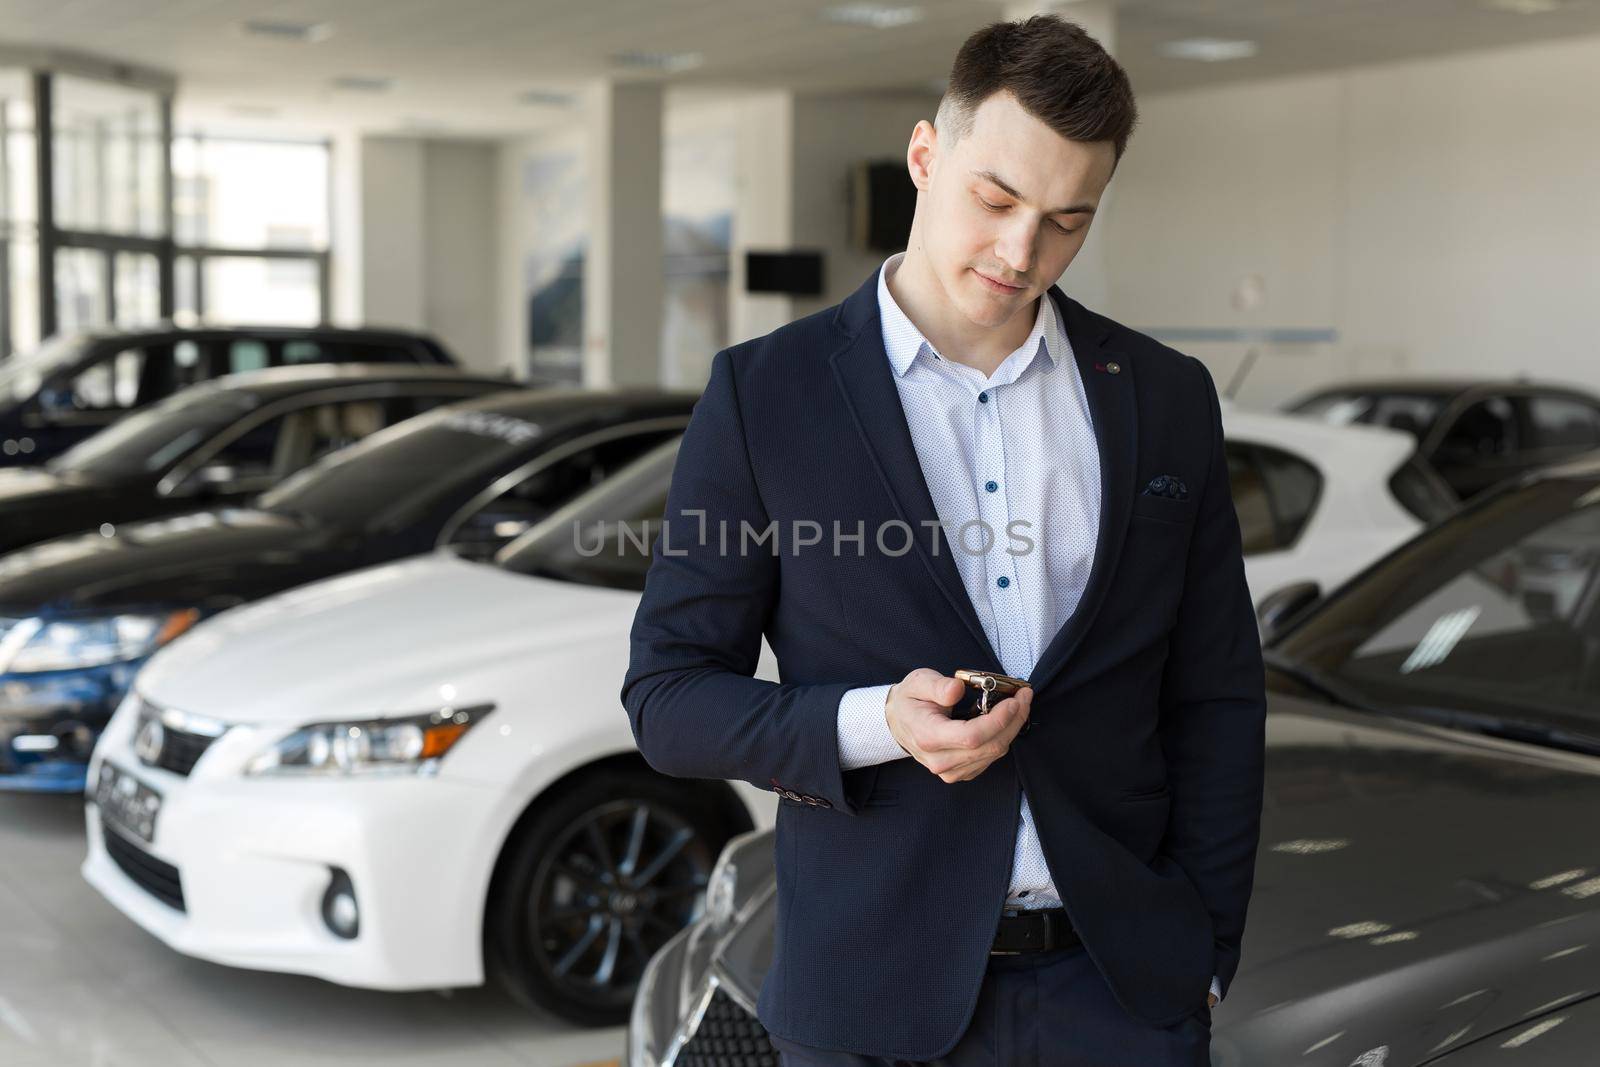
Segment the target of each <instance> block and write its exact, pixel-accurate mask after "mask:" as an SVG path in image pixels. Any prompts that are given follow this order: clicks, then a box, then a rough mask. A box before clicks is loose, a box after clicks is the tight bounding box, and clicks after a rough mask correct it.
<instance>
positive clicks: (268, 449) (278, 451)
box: [185, 398, 388, 485]
mask: <svg viewBox="0 0 1600 1067" xmlns="http://www.w3.org/2000/svg"><path fill="white" fill-rule="evenodd" d="M385 405H386V401H385V400H384V399H382V398H373V399H362V400H340V401H332V402H324V403H319V404H312V405H309V406H306V407H299V408H295V409H293V410H291V411H286V412H283V413H281V414H279V415H276V416H273V417H272V418H269V419H266V420H263V421H261V422H259V423H257V424H256V425H254V426H252V427H251V428H250V429H249V430H246V431H245V432H243V433H242V434H239V435H237V436H235V437H233V438H232V439H231V440H229V441H228V442H227V443H226V444H224V445H222V446H221V447H220V448H219V449H218V450H217V451H216V452H214V453H212V454H211V455H210V456H209V457H207V459H206V460H205V463H204V465H203V466H202V467H201V468H199V469H197V470H196V471H195V472H193V473H192V474H191V475H189V477H188V478H187V479H186V480H185V482H186V484H198V483H201V482H210V483H212V484H218V485H236V484H238V483H244V482H259V483H261V484H262V485H270V484H275V483H277V482H278V481H280V480H281V479H283V478H286V477H288V476H289V475H291V474H293V473H294V472H296V471H298V470H301V469H303V468H304V467H307V466H309V465H310V464H312V463H314V462H315V461H316V460H318V459H321V458H322V457H323V456H326V455H329V454H331V453H333V452H336V451H338V450H339V449H341V448H344V447H346V446H348V445H352V444H354V443H355V442H357V441H359V440H361V439H362V438H364V437H366V436H367V435H369V434H372V433H376V432H377V431H378V430H381V429H383V427H384V426H385V425H387V419H388V411H387V409H386V406H385Z"/></svg>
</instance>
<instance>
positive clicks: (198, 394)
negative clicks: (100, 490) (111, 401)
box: [46, 385, 258, 479]
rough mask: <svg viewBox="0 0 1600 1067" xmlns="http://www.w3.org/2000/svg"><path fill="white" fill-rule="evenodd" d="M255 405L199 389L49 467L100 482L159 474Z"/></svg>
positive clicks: (123, 422)
mask: <svg viewBox="0 0 1600 1067" xmlns="http://www.w3.org/2000/svg"><path fill="white" fill-rule="evenodd" d="M257 403H258V401H257V399H256V397H254V396H253V395H251V394H249V393H244V392H240V391H237V390H222V389H217V388H215V387H214V386H211V385H201V386H197V387H196V388H194V389H190V390H186V391H185V392H182V393H179V394H178V395H176V396H172V397H168V398H167V399H166V400H165V401H163V402H161V403H159V404H154V405H151V406H150V407H147V408H145V409H144V410H143V411H138V412H135V413H134V414H132V415H129V416H127V417H126V418H124V419H120V420H118V421H117V422H114V423H112V424H111V425H110V426H108V427H107V428H105V429H104V430H101V431H100V432H99V433H97V434H94V435H93V436H91V437H89V438H86V439H85V440H83V441H81V442H79V443H78V444H77V445H74V446H73V447H72V448H69V449H68V450H67V451H65V452H63V453H62V454H61V455H60V456H57V457H56V458H55V459H54V460H51V461H50V462H48V463H47V464H46V466H48V467H49V468H50V469H51V470H56V471H71V472H74V473H77V474H82V475H85V476H87V477H90V478H96V479H100V478H103V479H116V478H122V477H127V476H134V475H144V474H149V473H152V472H159V471H162V470H165V469H167V468H168V467H170V466H172V464H174V463H176V462H177V461H178V460H180V459H182V458H183V457H184V456H186V455H188V454H189V453H190V452H192V451H193V450H194V449H196V448H198V447H199V446H200V445H201V444H203V443H204V442H206V441H209V440H211V439H212V438H213V437H215V436H216V435H217V434H218V433H220V432H222V430H223V429H224V428H226V427H228V426H231V425H232V424H233V423H235V422H237V421H238V420H239V419H240V418H242V417H243V416H244V415H246V414H248V413H249V412H250V411H253V410H254V409H255V407H256V405H257Z"/></svg>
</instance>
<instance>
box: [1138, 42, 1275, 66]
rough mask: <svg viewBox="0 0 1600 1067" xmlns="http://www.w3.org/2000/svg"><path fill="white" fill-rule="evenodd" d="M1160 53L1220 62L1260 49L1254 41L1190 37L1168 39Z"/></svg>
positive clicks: (1177, 57)
mask: <svg viewBox="0 0 1600 1067" xmlns="http://www.w3.org/2000/svg"><path fill="white" fill-rule="evenodd" d="M1160 51H1161V54H1162V55H1164V56H1167V57H1168V58H1171V59H1197V60H1199V61H1200V62H1202V63H1221V62H1222V61H1224V60H1228V59H1248V58H1249V57H1250V56H1253V55H1255V54H1256V53H1257V52H1258V51H1260V48H1259V46H1258V45H1257V44H1256V43H1255V42H1254V41H1226V40H1223V39H1222V38H1220V37H1190V38H1189V39H1187V40H1184V41H1168V42H1167V43H1166V44H1164V45H1162V46H1161V49H1160Z"/></svg>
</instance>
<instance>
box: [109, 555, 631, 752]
mask: <svg viewBox="0 0 1600 1067" xmlns="http://www.w3.org/2000/svg"><path fill="white" fill-rule="evenodd" d="M638 603H639V595H638V594H637V593H633V592H628V591H623V590H616V589H603V588H595V587H592V586H584V585H578V584H575V583H572V582H562V581H555V580H552V579H544V578H531V577H528V576H526V575H521V574H515V573H512V572H510V571H507V570H504V569H502V568H500V567H494V566H490V565H487V564H480V563H469V562H466V561H464V560H461V559H458V558H457V557H455V556H453V555H451V554H449V553H448V552H437V553H433V554H430V555H424V556H414V557H411V558H409V559H404V560H400V561H398V562H395V563H387V564H383V565H380V566H377V567H369V568H366V569H363V570H359V571H353V572H351V573H349V574H344V575H340V576H339V577H337V578H331V579H327V580H324V581H320V582H314V583H312V584H310V585H305V586H300V587H299V588H296V589H291V590H289V591H287V592H284V593H279V594H277V595H275V596H272V597H268V598H266V599H264V600H259V601H256V602H254V603H251V604H245V605H241V606H240V607H237V608H232V609H230V610H228V611H225V612H223V613H222V614H220V615H217V616H215V617H213V618H211V619H208V620H206V621H205V622H203V623H201V624H200V625H198V626H196V627H195V628H194V629H193V630H191V631H190V632H189V633H186V634H184V635H183V636H182V637H180V638H178V639H177V640H176V641H174V642H173V643H172V644H170V645H168V646H167V647H165V648H163V649H162V650H161V651H159V652H157V653H156V654H155V656H153V657H152V658H151V659H150V661H149V663H147V664H146V665H145V667H144V669H143V670H142V671H141V672H140V673H139V676H138V679H137V681H136V682H135V688H136V689H137V690H138V691H139V693H140V694H142V695H143V696H145V697H146V698H148V699H150V700H152V701H154V702H155V703H157V704H160V705H162V706H164V707H170V708H175V709H178V710H181V711H186V712H192V713H194V714H198V715H204V716H207V717H210V718H215V719H220V720H222V721H225V722H231V723H258V724H262V725H274V724H283V725H289V724H301V723H306V722H316V721H324V720H328V719H337V718H365V717H372V716H377V715H382V714H388V713H394V714H402V713H408V712H421V711H427V710H430V708H429V707H422V706H417V707H413V706H411V705H413V704H418V703H419V698H418V693H419V692H422V691H427V692H429V693H433V692H437V691H438V690H439V689H440V687H441V686H451V685H456V684H457V683H460V684H459V690H460V697H461V700H462V702H464V703H465V702H471V700H472V699H474V698H475V693H474V692H473V690H474V687H473V685H472V684H471V679H472V676H473V675H474V674H475V673H476V672H475V671H474V667H475V666H476V665H478V664H480V663H483V662H484V661H485V660H489V661H495V662H499V663H507V662H518V661H521V662H529V661H532V660H534V659H536V658H537V659H541V660H547V661H548V660H551V659H555V660H556V661H559V656H556V657H552V656H551V653H552V652H559V650H560V649H562V648H563V647H567V648H570V647H572V646H576V645H584V644H592V643H594V642H597V641H598V642H609V643H615V642H616V640H617V634H618V633H621V634H627V632H628V630H629V629H630V627H631V625H632V621H633V615H634V612H635V610H636V609H637V607H638ZM401 701H406V702H407V703H405V706H399V703H398V702H401ZM421 702H422V703H426V701H421ZM449 702H450V701H449V699H443V700H441V701H440V703H449Z"/></svg>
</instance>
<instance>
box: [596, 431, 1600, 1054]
mask: <svg viewBox="0 0 1600 1067" xmlns="http://www.w3.org/2000/svg"><path fill="white" fill-rule="evenodd" d="M1265 655H1266V658H1267V663H1268V672H1267V685H1268V690H1269V693H1268V699H1269V715H1268V719H1267V771H1266V775H1267V777H1266V793H1265V803H1264V810H1263V816H1262V829H1261V846H1260V851H1259V853H1258V858H1257V864H1256V879H1255V890H1254V894H1253V896H1252V898H1251V903H1250V912H1249V920H1248V924H1247V927H1246V929H1245V934H1244V960H1243V965H1242V967H1241V969H1240V971H1239V973H1238V975H1237V976H1236V977H1235V979H1234V981H1233V983H1232V984H1231V986H1230V987H1229V989H1228V990H1227V994H1226V997H1225V999H1224V1000H1223V1001H1222V1002H1221V1003H1220V1004H1219V1005H1217V1007H1216V1009H1215V1013H1214V1024H1213V1041H1212V1053H1213V1062H1215V1063H1219V1064H1230V1065H1238V1067H1282V1065H1285V1064H1303V1065H1305V1067H1350V1065H1352V1064H1355V1065H1363V1067H1379V1065H1382V1067H1413V1065H1420V1064H1423V1063H1428V1064H1433V1063H1440V1064H1443V1065H1444V1067H1489V1065H1499V1064H1506V1065H1511V1064H1537V1065H1562V1067H1566V1065H1573V1064H1580V1063H1593V1062H1595V1053H1594V1049H1595V1048H1596V1047H1597V1045H1600V956H1597V954H1596V945H1597V944H1600V835H1596V834H1595V833H1594V832H1593V830H1592V827H1593V825H1594V824H1593V822H1592V821H1591V820H1593V819H1594V813H1595V811H1596V810H1597V809H1600V460H1589V461H1586V462H1583V463H1575V464H1570V465H1568V466H1566V467H1562V468H1558V469H1555V470H1552V471H1549V472H1546V473H1545V474H1543V475H1541V476H1538V477H1535V478H1532V479H1530V480H1527V481H1526V482H1525V484H1522V485H1520V486H1516V487H1512V488H1507V489H1505V490H1503V491H1499V492H1495V493H1490V494H1487V495H1485V496H1483V497H1480V498H1479V499H1478V501H1476V502H1474V503H1473V504H1470V505H1468V506H1467V507H1466V508H1465V509H1463V510H1462V511H1461V512H1459V513H1458V514H1457V515H1456V516H1454V517H1453V518H1451V519H1449V520H1447V521H1445V522H1443V523H1441V524H1439V525H1436V526H1434V527H1432V528H1431V529H1430V530H1428V531H1426V532H1424V533H1423V534H1420V535H1419V536H1418V537H1417V538H1415V539H1414V540H1412V541H1409V542H1407V543H1406V544H1405V545H1403V546H1401V547H1400V548H1399V549H1397V550H1396V551H1394V552H1393V553H1391V554H1389V555H1388V556H1386V557H1384V558H1383V559H1381V560H1379V561H1378V562H1377V563H1375V564H1373V565H1372V566H1371V567H1369V568H1368V569H1367V570H1365V571H1363V572H1362V573H1361V574H1360V575H1358V576H1357V577H1356V578H1354V579H1352V580H1351V581H1350V582H1349V583H1347V584H1345V585H1344V586H1341V587H1340V588H1339V589H1338V590H1336V591H1335V592H1334V593H1333V594H1332V595H1331V596H1330V597H1328V598H1327V599H1326V600H1324V601H1323V602H1321V603H1320V604H1317V605H1315V606H1313V607H1312V608H1311V609H1310V610H1309V611H1305V612H1302V613H1301V614H1300V615H1299V616H1297V617H1296V618H1295V619H1294V620H1291V621H1290V622H1288V623H1286V624H1285V626H1284V628H1283V629H1281V630H1280V631H1278V632H1277V633H1276V634H1275V635H1273V636H1272V637H1271V638H1269V641H1268V645H1267V648H1266V652H1265ZM986 773H989V774H994V773H1006V768H1005V767H1003V766H997V768H991V769H990V770H989V771H988V772H986ZM871 804H872V800H871V799H870V798H869V799H868V800H867V804H866V806H865V807H864V808H863V809H862V811H863V812H864V814H858V815H855V816H845V815H837V814H831V813H829V812H826V811H820V810H819V813H818V814H817V815H816V816H815V817H816V818H871V817H872V816H871V814H870V813H871V811H872V807H871ZM1585 827H1590V828H1591V829H1585ZM707 884H708V890H707V894H706V901H705V904H704V912H703V914H702V916H701V918H700V919H699V920H698V921H697V922H696V923H695V924H693V925H692V926H690V927H689V928H688V929H686V930H685V931H684V932H683V933H681V934H679V935H677V936H676V937H675V938H673V940H671V941H670V942H668V943H667V945H666V946H665V947H664V948H663V949H662V950H661V951H660V952H659V953H658V954H657V955H656V956H655V957H654V958H653V959H652V961H651V963H650V965H649V968H648V969H647V971H646V973H645V975H644V977H643V979H642V980H641V982H640V992H639V995H638V997H637V998H636V1000H635V1002H634V1011H633V1018H632V1022H631V1025H630V1033H629V1058H628V1060H627V1064H628V1067H665V1065H668V1064H678V1065H680V1067H682V1065H685V1064H695V1065H697V1067H714V1065H732V1064H772V1065H775V1064H776V1063H777V1057H776V1055H775V1054H774V1053H773V1051H772V1049H771V1046H770V1043H769V1042H768V1041H767V1039H766V1034H765V1031H764V1030H763V1029H762V1027H761V1025H760V1023H759V1021H758V1020H757V1019H756V1018H755V1016H754V1011H755V1005H756V999H757V997H758V995H759V993H760V990H761V983H762V979H763V977H764V975H765V973H766V969H767V967H768V965H769V963H770V962H771V958H772V944H773V923H774V919H775V915H774V893H773V891H774V888H775V881H774V878H773V859H772V833H771V831H770V830H757V831H752V832H751V833H748V834H746V835H743V836H741V837H739V838H735V839H734V840H733V841H731V842H730V843H729V845H728V847H727V848H726V849H725V850H724V852H723V854H722V857H721V859H720V860H719V861H718V865H717V867H716V869H715V870H714V871H713V872H712V873H711V875H710V876H709V878H708V880H707ZM998 905H999V902H998V901H997V902H996V918H997V919H998ZM1068 910H1069V912H1070V905H1069V909H1068ZM1129 918H1130V921H1136V917H1133V916H1130V917H1129Z"/></svg>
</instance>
